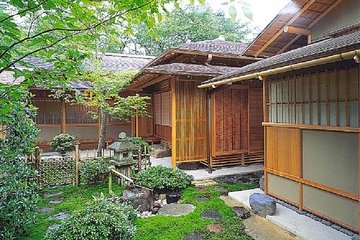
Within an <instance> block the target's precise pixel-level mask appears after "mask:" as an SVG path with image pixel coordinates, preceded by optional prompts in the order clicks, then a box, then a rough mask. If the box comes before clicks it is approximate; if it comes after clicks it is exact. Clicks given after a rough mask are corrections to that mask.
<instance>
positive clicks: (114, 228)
mask: <svg viewBox="0 0 360 240" xmlns="http://www.w3.org/2000/svg"><path fill="white" fill-rule="evenodd" d="M135 218H136V211H135V210H134V209H133V208H132V207H131V206H129V205H126V204H117V203H114V202H112V200H111V199H106V198H105V197H104V196H101V197H99V198H95V199H94V201H92V202H90V203H88V204H87V206H86V207H85V209H84V210H82V211H78V212H75V213H74V214H72V215H71V216H70V217H69V218H67V219H65V220H64V221H63V222H62V224H61V225H60V227H59V228H58V229H55V230H53V231H50V232H48V233H47V235H46V239H48V240H65V239H66V240H75V239H76V240H80V239H81V240H93V239H94V240H95V239H108V240H115V239H116V240H118V239H121V240H133V239H135V232H136V228H135V225H134V221H135Z"/></svg>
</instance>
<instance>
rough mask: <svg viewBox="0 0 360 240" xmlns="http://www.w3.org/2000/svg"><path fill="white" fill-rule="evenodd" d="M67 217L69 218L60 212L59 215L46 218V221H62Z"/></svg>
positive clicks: (68, 215)
mask: <svg viewBox="0 0 360 240" xmlns="http://www.w3.org/2000/svg"><path fill="white" fill-rule="evenodd" d="M68 217H70V214H67V213H64V212H61V213H58V214H55V215H52V216H50V217H48V219H49V220H63V219H66V218H68Z"/></svg>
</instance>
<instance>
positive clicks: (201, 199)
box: [196, 196, 211, 202]
mask: <svg viewBox="0 0 360 240" xmlns="http://www.w3.org/2000/svg"><path fill="white" fill-rule="evenodd" d="M210 199H211V197H209V196H203V197H198V198H196V201H197V202H206V201H209V200H210Z"/></svg>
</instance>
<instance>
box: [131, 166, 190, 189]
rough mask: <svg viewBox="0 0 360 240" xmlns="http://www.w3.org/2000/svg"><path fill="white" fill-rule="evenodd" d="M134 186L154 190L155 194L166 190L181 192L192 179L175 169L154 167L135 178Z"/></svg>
mask: <svg viewBox="0 0 360 240" xmlns="http://www.w3.org/2000/svg"><path fill="white" fill-rule="evenodd" d="M135 179H136V184H138V185H141V186H144V187H148V188H151V189H154V190H155V191H157V192H164V191H167V190H181V189H184V188H186V187H188V186H190V184H191V181H192V177H191V176H189V175H187V174H186V173H185V172H184V171H182V170H180V169H177V170H176V171H173V170H172V169H171V168H168V167H163V166H156V167H151V168H148V169H146V170H144V171H142V172H140V173H138V174H137V175H136V177H135Z"/></svg>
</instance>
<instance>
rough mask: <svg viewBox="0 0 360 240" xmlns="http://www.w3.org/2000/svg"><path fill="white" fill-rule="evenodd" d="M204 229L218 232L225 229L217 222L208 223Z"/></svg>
mask: <svg viewBox="0 0 360 240" xmlns="http://www.w3.org/2000/svg"><path fill="white" fill-rule="evenodd" d="M206 229H207V230H208V231H209V232H213V233H219V232H222V231H224V230H225V228H224V227H223V226H221V225H219V224H209V225H207V226H206Z"/></svg>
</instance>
